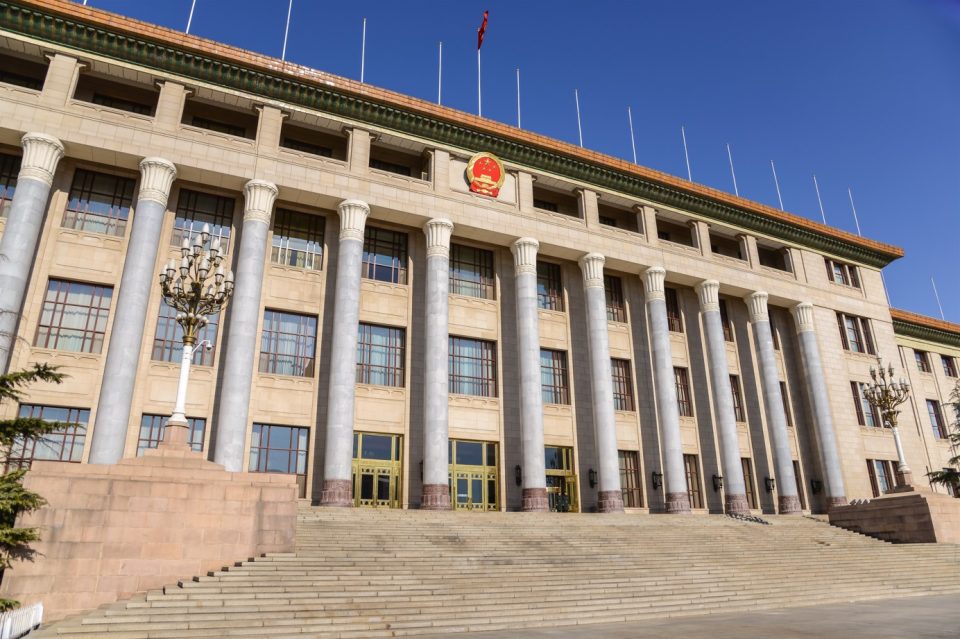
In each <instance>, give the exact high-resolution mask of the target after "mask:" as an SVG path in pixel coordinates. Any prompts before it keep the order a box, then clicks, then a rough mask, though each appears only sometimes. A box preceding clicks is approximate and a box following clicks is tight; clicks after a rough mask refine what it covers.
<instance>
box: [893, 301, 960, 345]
mask: <svg viewBox="0 0 960 639" xmlns="http://www.w3.org/2000/svg"><path fill="white" fill-rule="evenodd" d="M890 316H891V318H892V319H893V332H894V334H896V335H902V336H904V337H913V338H915V339H920V340H923V341H925V342H933V343H935V344H943V345H944V346H953V347H957V348H960V324H952V323H950V322H945V321H943V320H938V319H936V318H935V317H927V316H926V315H920V314H919V313H911V312H910V311H903V310H900V309H897V308H891V309H890Z"/></svg>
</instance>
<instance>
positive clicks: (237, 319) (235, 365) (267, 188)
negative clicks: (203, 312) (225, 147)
mask: <svg viewBox="0 0 960 639" xmlns="http://www.w3.org/2000/svg"><path fill="white" fill-rule="evenodd" d="M277 193H278V191H277V187H276V185H275V184H273V183H271V182H266V181H264V180H250V181H249V182H247V183H246V185H245V186H244V187H243V199H244V207H243V230H242V231H241V234H240V249H239V253H238V254H237V280H236V285H235V287H234V289H233V299H232V300H231V301H230V307H229V309H230V310H229V312H230V319H229V322H228V324H227V332H226V334H225V335H224V340H225V342H226V345H227V349H226V353H225V354H224V358H223V368H222V369H221V381H220V403H219V406H218V409H217V419H216V423H215V425H216V429H217V446H216V449H215V450H214V455H213V460H214V461H215V462H216V463H218V464H222V465H223V467H224V468H226V469H227V470H229V471H230V472H234V473H236V472H240V471H242V470H243V469H244V463H243V462H244V460H243V447H244V443H245V441H246V437H247V427H248V424H247V420H248V418H249V415H250V388H251V386H252V385H253V364H254V362H255V361H256V359H257V348H258V347H257V326H258V325H259V323H260V292H261V289H262V288H263V269H264V264H265V261H266V257H267V231H268V229H269V228H270V217H271V215H272V212H273V203H274V202H275V201H276V199H277Z"/></svg>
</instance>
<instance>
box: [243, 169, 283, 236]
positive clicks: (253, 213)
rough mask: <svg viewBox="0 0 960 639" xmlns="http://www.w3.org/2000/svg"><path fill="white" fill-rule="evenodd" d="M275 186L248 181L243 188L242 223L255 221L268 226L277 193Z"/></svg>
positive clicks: (257, 181) (263, 182)
mask: <svg viewBox="0 0 960 639" xmlns="http://www.w3.org/2000/svg"><path fill="white" fill-rule="evenodd" d="M279 192H280V191H279V189H277V185H276V184H274V183H273V182H267V181H266V180H250V181H249V182H247V183H246V184H245V185H244V186H243V199H244V208H243V221H244V222H246V221H247V220H255V221H257V222H263V223H264V224H267V225H269V224H270V216H271V215H272V213H273V203H274V202H275V201H276V199H277V194H278V193H279Z"/></svg>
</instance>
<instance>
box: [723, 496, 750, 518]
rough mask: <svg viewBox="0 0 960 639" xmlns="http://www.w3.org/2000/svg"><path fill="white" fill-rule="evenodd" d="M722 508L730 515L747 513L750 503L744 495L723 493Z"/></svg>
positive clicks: (748, 512)
mask: <svg viewBox="0 0 960 639" xmlns="http://www.w3.org/2000/svg"><path fill="white" fill-rule="evenodd" d="M723 502H724V508H725V510H726V512H727V513H728V514H731V515H749V514H750V503H749V502H747V496H746V495H745V494H744V495H724V498H723Z"/></svg>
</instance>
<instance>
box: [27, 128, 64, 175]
mask: <svg viewBox="0 0 960 639" xmlns="http://www.w3.org/2000/svg"><path fill="white" fill-rule="evenodd" d="M20 141H21V143H22V144H23V159H21V161H20V174H19V179H21V180H25V179H32V180H37V181H39V182H43V183H44V184H46V185H47V186H50V185H51V184H53V173H54V171H56V170H57V163H58V162H60V159H61V158H62V157H63V144H61V143H60V140H58V139H57V138H55V137H53V136H51V135H46V134H44V133H27V134H26V135H24V136H23V137H22V138H21V139H20Z"/></svg>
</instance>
